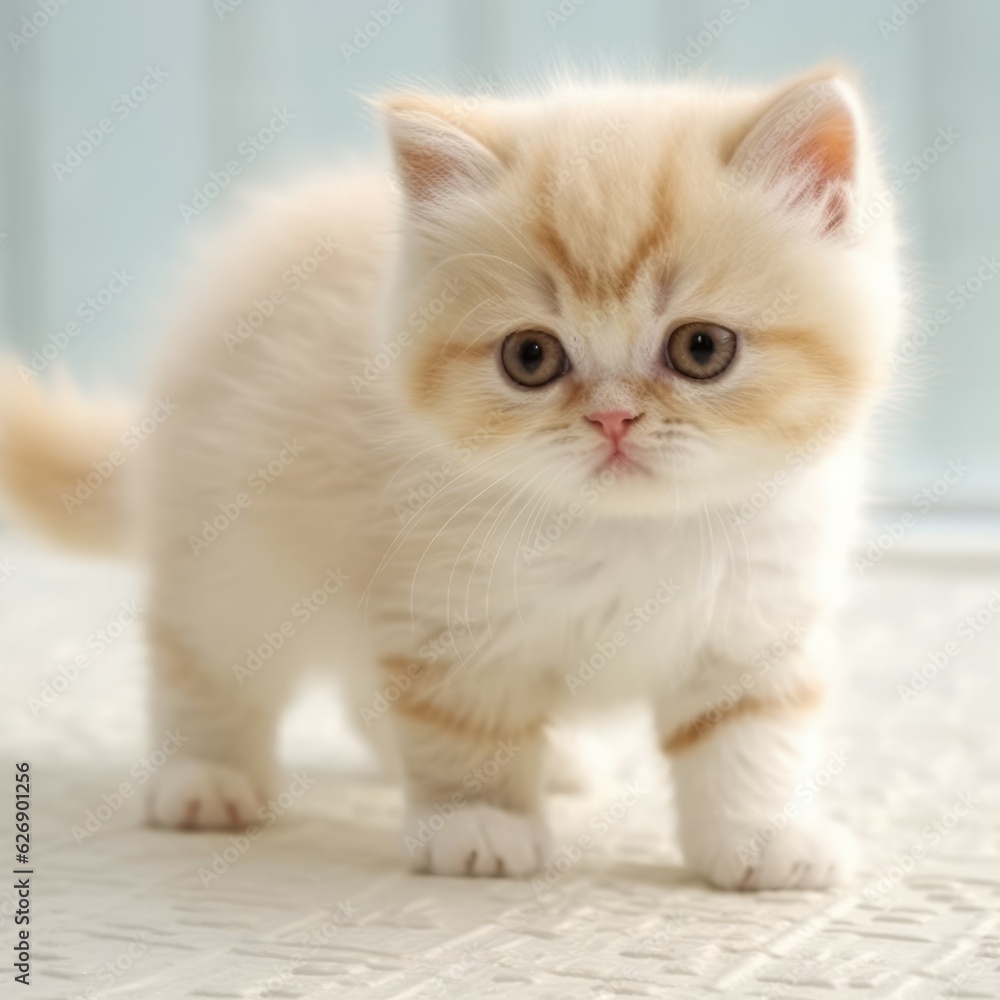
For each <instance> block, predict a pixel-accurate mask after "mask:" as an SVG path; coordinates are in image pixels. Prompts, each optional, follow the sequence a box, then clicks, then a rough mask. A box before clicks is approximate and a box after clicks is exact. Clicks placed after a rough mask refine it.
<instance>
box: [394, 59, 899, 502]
mask: <svg viewBox="0 0 1000 1000" xmlns="http://www.w3.org/2000/svg"><path fill="white" fill-rule="evenodd" d="M383 106H384V113H385V117H386V121H387V124H388V131H389V135H390V140H391V142H392V145H393V149H394V153H395V158H396V164H397V169H398V172H399V177H400V180H401V187H402V191H403V197H404V200H405V212H404V219H405V223H404V230H403V241H402V248H401V253H400V255H399V261H398V265H397V269H396V274H395V279H394V282H393V290H392V294H391V300H390V302H389V307H388V310H387V316H388V323H387V325H386V326H385V329H384V335H385V337H386V338H387V339H394V338H400V339H401V340H402V341H403V343H410V342H411V341H412V345H411V346H409V347H408V348H407V349H406V350H405V351H404V352H403V355H402V356H403V359H404V360H403V363H402V364H401V365H400V370H401V372H402V375H403V379H404V381H405V389H406V397H407V399H408V401H409V404H410V405H412V406H413V407H414V409H415V410H416V411H417V413H418V414H419V415H420V416H422V417H423V418H425V421H426V422H427V423H429V424H430V425H431V426H432V427H433V428H435V432H436V433H437V434H439V435H440V436H442V437H443V438H445V439H449V440H454V441H456V442H466V443H468V442H475V448H473V449H469V450H470V451H471V452H472V453H473V454H474V456H475V457H474V458H470V459H469V464H470V465H471V464H476V465H477V467H478V468H480V470H481V471H483V472H484V474H489V475H491V476H493V477H499V476H503V477H505V479H506V482H507V483H508V484H510V485H516V483H517V482H518V481H523V482H524V483H527V482H528V481H529V480H530V481H531V482H533V483H535V484H537V485H540V486H543V487H545V488H547V489H550V490H553V491H555V492H556V493H557V494H558V495H559V496H562V497H565V498H571V497H572V496H573V495H574V494H578V493H579V492H580V491H581V489H583V488H584V487H585V484H587V483H588V482H594V477H595V476H597V477H598V479H597V480H596V483H597V485H598V486H599V493H600V495H601V504H602V505H603V506H604V507H605V508H606V509H608V510H611V511H626V510H628V511H640V512H641V511H646V512H652V511H656V510H666V511H674V510H679V509H687V508H690V507H693V506H694V505H701V504H703V503H705V502H712V503H718V502H725V501H727V500H729V501H731V500H733V499H735V498H737V497H739V496H740V495H742V494H743V493H744V492H745V491H746V490H747V489H749V488H752V485H753V483H754V482H755V481H756V480H757V479H758V478H759V477H760V476H761V475H762V474H771V473H773V472H774V470H775V469H776V468H777V467H780V466H781V464H782V462H783V460H784V459H785V456H787V455H788V453H789V452H791V451H794V450H795V449H797V448H809V449H813V448H814V446H815V447H821V446H823V445H824V444H826V443H827V442H829V441H830V440H832V439H835V438H837V437H838V436H840V435H842V434H844V433H847V432H849V430H850V429H851V428H852V427H854V426H856V425H857V423H858V421H859V420H860V419H861V418H862V417H863V415H864V414H865V411H866V410H867V408H868V404H869V403H870V401H871V400H872V398H873V397H874V395H875V392H876V390H877V388H878V386H879V383H880V381H881V379H882V375H883V373H884V371H885V370H886V363H887V361H888V357H889V352H890V349H891V344H892V341H893V337H894V333H895V330H896V327H897V325H898V318H897V310H898V303H899V294H898V289H897V278H896V272H895V264H894V253H893V241H892V233H891V229H890V227H889V223H888V221H887V220H881V221H879V222H876V223H875V224H870V225H868V226H867V227H866V226H865V225H864V222H865V221H869V220H868V213H866V212H864V211H863V210H864V208H865V205H866V203H867V202H868V201H869V200H870V199H871V198H872V197H873V196H874V194H875V193H876V191H877V190H878V183H879V182H878V179H877V172H876V168H875V164H874V156H873V152H872V149H871V140H870V137H869V134H868V132H867V129H866V126H865V124H864V119H863V115H862V112H861V110H860V107H859V105H858V102H857V100H856V98H855V96H854V93H853V91H852V89H851V87H850V86H849V85H848V84H847V83H845V82H844V81H843V79H841V78H840V77H838V76H836V75H822V74H814V75H813V76H812V77H810V78H807V79H804V80H800V81H796V82H794V83H792V84H789V85H786V86H784V87H781V88H779V89H777V90H775V91H770V92H766V93H765V92H760V91H736V92H730V91H724V90H710V89H705V88H702V87H693V86H686V85H675V86H668V87H658V88H649V87H626V86H622V87H604V88H598V89H585V90H571V91H557V92H554V93H552V94H550V95H548V96H545V97H543V98H537V99H530V100H500V99H495V98H487V99H470V100H466V101H464V102H463V101H461V100H454V101H452V100H449V99H444V98H440V97H431V96H426V95H413V94H406V95H397V96H392V97H389V98H387V99H386V100H385V101H384V105H383ZM403 334H405V335H406V336H401V335H403Z"/></svg>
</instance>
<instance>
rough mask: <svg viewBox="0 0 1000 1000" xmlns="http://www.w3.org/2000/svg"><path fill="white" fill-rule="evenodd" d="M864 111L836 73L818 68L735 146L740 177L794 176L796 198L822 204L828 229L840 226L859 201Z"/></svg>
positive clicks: (771, 180)
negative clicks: (812, 75) (819, 72)
mask: <svg viewBox="0 0 1000 1000" xmlns="http://www.w3.org/2000/svg"><path fill="white" fill-rule="evenodd" d="M861 138H862V121H861V111H860V107H859V104H858V101H857V98H856V97H855V95H854V91H853V89H852V88H851V87H850V86H849V85H848V84H847V82H846V81H845V80H844V79H843V78H842V77H841V76H838V75H836V74H832V75H827V74H818V75H817V77H814V78H812V79H807V80H805V81H804V82H802V83H798V84H796V85H794V86H793V87H791V88H790V89H788V90H786V91H785V92H784V93H783V94H781V95H779V97H778V98H777V100H775V101H774V102H773V103H772V104H771V105H770V107H768V108H767V109H766V111H765V112H764V114H763V115H762V116H761V117H760V118H759V119H758V120H757V121H756V123H755V124H754V125H753V127H752V128H751V129H750V131H749V133H748V134H747V135H746V136H745V137H744V138H743V139H742V141H741V142H740V143H739V145H738V146H737V148H736V150H735V151H734V153H733V155H732V157H731V159H730V161H729V162H730V166H731V167H732V168H733V170H734V177H736V178H737V183H738V184H742V183H744V182H745V181H747V180H751V179H754V178H756V179H758V180H759V181H761V182H762V183H763V184H764V185H765V186H767V187H771V186H775V185H779V184H782V183H785V182H791V183H792V185H793V189H794V188H797V194H796V198H795V200H797V201H803V202H811V203H813V204H816V205H821V206H822V208H823V212H824V216H825V220H826V221H825V225H824V228H825V229H826V231H827V232H833V231H835V230H838V229H840V228H841V227H843V226H844V224H845V223H846V222H847V221H848V219H849V218H850V216H851V214H852V211H853V209H854V206H855V205H856V204H857V203H858V201H859V194H860V192H859V190H858V189H859V186H860V151H859V146H860V143H861Z"/></svg>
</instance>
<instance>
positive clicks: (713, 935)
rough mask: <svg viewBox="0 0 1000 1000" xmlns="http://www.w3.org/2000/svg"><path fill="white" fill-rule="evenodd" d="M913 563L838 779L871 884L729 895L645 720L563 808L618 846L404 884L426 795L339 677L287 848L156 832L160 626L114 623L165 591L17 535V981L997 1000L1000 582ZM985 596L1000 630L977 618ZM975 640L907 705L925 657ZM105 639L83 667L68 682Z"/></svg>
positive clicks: (316, 725)
mask: <svg viewBox="0 0 1000 1000" xmlns="http://www.w3.org/2000/svg"><path fill="white" fill-rule="evenodd" d="M889 563H890V560H889V559H886V560H885V561H884V562H883V563H882V564H880V565H879V566H878V567H877V568H876V569H874V570H871V571H870V572H869V574H867V575H866V576H864V577H862V578H860V580H859V589H858V593H857V598H856V602H855V607H854V610H853V611H852V613H851V614H850V616H849V620H848V621H847V622H846V623H845V635H847V637H848V640H847V645H848V652H849V655H848V656H847V657H846V659H845V662H844V672H845V677H846V683H845V685H844V691H843V693H842V696H841V699H840V703H839V705H838V708H837V713H836V723H835V731H834V733H833V741H832V749H833V750H834V751H840V752H841V753H842V755H843V758H844V759H846V760H847V761H848V763H847V765H846V766H845V767H843V769H842V770H841V773H839V774H838V775H836V776H834V777H832V779H831V781H830V783H829V786H828V788H827V792H826V800H827V803H828V807H829V809H830V810H831V811H832V812H833V813H834V814H836V815H839V816H841V817H842V818H845V819H846V818H848V817H849V822H850V823H851V825H852V826H853V827H854V828H855V829H856V830H857V832H858V833H859V835H860V838H861V841H862V845H863V849H864V852H865V864H864V869H863V872H862V874H861V876H860V877H859V879H858V881H857V882H856V884H854V885H852V886H849V887H847V888H844V889H842V890H840V891H837V892H832V893H788V894H777V893H764V894H760V895H725V894H721V893H717V892H712V891H710V890H708V889H706V888H705V887H703V886H702V885H700V884H699V883H697V882H696V881H694V880H692V879H691V878H690V877H689V876H688V875H687V874H686V873H685V872H684V870H683V869H682V868H681V867H680V864H679V858H678V853H677V849H676V847H675V845H674V843H673V840H672V835H671V821H670V820H669V818H668V815H669V813H668V809H667V806H668V805H669V793H668V791H667V790H666V789H665V787H664V786H663V784H662V783H661V781H660V777H659V772H658V771H657V769H656V768H657V766H658V765H656V764H655V763H654V762H652V760H651V759H650V758H646V757H642V756H641V753H640V748H639V743H640V741H639V740H638V739H637V738H636V737H634V736H632V737H629V738H628V739H624V738H623V739H619V740H616V741H615V743H616V745H617V751H616V752H618V751H621V748H622V745H623V744H624V745H626V751H625V752H623V753H622V754H621V763H620V764H619V765H618V766H617V767H615V768H609V773H608V775H607V780H606V782H605V784H604V786H603V787H602V789H601V792H600V793H599V794H598V795H595V796H594V797H593V798H592V799H591V800H587V801H583V800H573V799H569V798H566V797H563V798H561V799H559V800H557V801H556V802H555V803H554V808H553V813H554V818H555V825H556V830H557V835H558V839H559V841H560V842H561V843H563V844H572V843H573V842H574V841H575V840H576V838H577V837H578V836H579V835H580V834H581V833H582V832H584V831H587V832H589V833H590V834H591V836H592V840H593V846H592V847H591V848H590V849H589V850H587V851H585V852H583V857H582V858H580V860H579V861H578V862H577V863H576V864H574V865H572V866H570V867H569V870H568V871H566V872H565V874H563V873H550V878H551V882H552V884H551V886H549V887H547V888H546V889H545V890H544V891H539V890H538V888H537V886H533V885H532V884H530V883H525V882H521V883H518V882H511V881H503V880H496V881H494V880H488V881H465V880H448V879H429V878H420V877H413V876H409V875H406V874H404V873H403V871H402V868H401V866H400V864H399V863H398V858H397V853H396V852H397V848H396V837H395V830H396V825H397V822H398V818H399V808H400V799H399V795H398V793H397V792H396V791H395V790H393V789H391V788H387V787H385V786H383V785H380V784H379V783H378V781H377V780H376V779H374V778H372V777H365V776H364V775H363V774H360V773H359V767H361V766H363V753H362V751H361V750H360V749H359V747H358V746H357V744H354V743H352V742H350V741H349V740H347V739H345V737H344V736H342V735H337V733H338V732H339V731H340V730H341V729H342V727H340V726H338V725H337V724H336V723H333V722H331V721H330V720H331V717H332V713H333V711H334V709H333V708H332V707H331V706H332V702H331V701H330V699H329V696H328V695H326V694H325V693H317V692H313V693H312V695H311V697H310V698H309V699H308V700H307V701H306V702H305V703H303V705H302V706H301V707H300V709H299V710H298V711H297V714H296V717H295V719H294V720H293V722H294V724H293V725H290V727H289V733H288V740H287V751H288V758H289V763H290V768H291V769H293V770H296V771H298V772H300V774H301V772H302V769H303V768H304V769H305V780H304V781H300V782H299V783H298V784H297V785H296V784H293V779H291V778H289V786H288V787H289V788H290V789H293V791H295V792H296V794H292V793H289V795H288V796H287V797H286V800H285V801H286V803H289V808H288V809H287V811H286V812H285V814H284V815H283V816H282V817H281V818H280V819H279V820H278V821H277V822H275V823H274V824H273V825H271V826H267V827H266V829H265V830H264V832H263V834H262V835H261V836H260V837H259V839H257V840H255V841H252V842H251V841H243V842H239V841H236V842H235V844H234V841H233V840H231V838H230V836H229V835H227V834H193V833H189V834H175V833H167V832H162V831H153V830H149V829H146V828H144V827H143V826H142V825H141V823H140V801H139V798H140V794H141V792H142V785H143V780H144V775H145V773H146V772H145V770H144V767H145V765H144V764H143V763H142V759H143V757H145V756H146V755H147V752H148V751H147V748H146V746H145V745H144V740H143V732H142V728H143V727H142V719H143V697H144V695H143V674H144V670H143V661H142V650H141V645H140V640H139V629H138V628H137V627H135V626H132V627H129V628H127V629H126V630H125V632H124V634H123V635H122V636H121V637H120V638H118V639H117V640H116V641H115V642H114V643H113V644H111V645H110V646H109V647H108V648H106V649H104V650H102V651H99V652H98V651H96V650H95V648H94V647H95V646H96V645H99V644H100V640H97V639H94V638H93V637H94V635H95V634H96V632H97V630H98V629H101V628H104V627H107V625H108V624H109V623H110V622H112V621H113V620H115V619H116V618H118V616H119V615H121V616H122V620H123V621H125V620H127V619H129V618H130V613H129V612H128V611H127V610H126V611H123V610H122V604H123V602H125V603H126V604H127V602H128V601H130V600H131V599H133V597H134V596H136V594H137V590H136V587H137V581H136V579H135V577H134V576H133V575H131V574H130V573H129V572H127V571H125V570H122V569H118V568H113V567H106V566H100V565H96V564H93V563H84V562H73V561H70V560H67V559H63V558H62V557H60V556H58V555H53V554H51V553H48V552H44V551H42V550H39V549H37V548H34V547H31V546H29V545H27V544H26V543H23V542H20V541H16V540H13V539H9V538H7V537H6V536H0V672H2V676H0V684H2V687H0V690H2V691H3V695H2V698H3V701H2V709H0V713H2V714H0V740H2V743H3V750H4V760H6V761H8V764H7V770H8V772H11V776H12V767H11V765H10V763H9V762H10V761H12V760H13V759H18V760H23V759H28V760H30V761H31V762H32V769H33V780H34V792H33V799H32V815H33V831H34V833H33V836H34V840H33V845H32V846H33V855H32V863H33V868H34V872H35V875H34V895H33V899H32V907H33V908H32V924H31V929H32V937H31V942H32V951H33V967H32V979H33V983H32V988H31V990H30V991H27V992H21V991H19V989H18V988H17V985H16V984H14V983H12V981H11V978H10V977H11V976H12V975H13V972H12V971H11V968H10V960H9V958H10V954H11V949H12V944H13V941H14V931H15V927H14V925H13V922H12V919H11V916H10V914H11V907H12V902H13V894H12V890H10V889H6V888H0V927H2V930H0V942H2V946H3V953H4V955H5V956H6V957H5V958H4V961H3V962H2V963H0V965H2V967H3V972H2V975H3V980H2V982H3V985H2V986H0V996H3V997H7V996H11V997H14V996H22V995H23V996H31V997H33V998H35V1000H47V998H60V1000H63V998H70V997H77V996H79V997H109V998H110V997H115V998H122V997H128V998H132V997H135V998H142V1000H154V998H182V997H216V998H222V997H227V998H228V997H283V998H293V997H314V996H315V997H320V996H322V997H337V998H345V1000H347V998H353V997H377V998H389V997H462V998H467V997H516V998H534V997H544V998H561V997H566V998H570V997H574V998H575V997H586V998H598V997H617V996H652V997H661V998H662V997H667V998H672V997H678V998H684V1000H688V998H694V997H701V996H725V997H782V998H789V1000H793V998H819V997H823V998H828V997H866V998H867V997H871V998H876V997H879V998H881V997H906V998H923V997H938V996H944V997H983V998H996V997H998V996H1000V794H998V793H1000V697H998V696H1000V670H998V666H1000V663H998V660H1000V657H998V652H1000V616H998V621H997V622H994V621H993V620H992V617H991V612H990V611H989V610H988V607H989V602H990V599H991V597H990V592H991V590H992V589H993V588H995V587H998V586H1000V580H998V579H997V578H996V576H995V575H994V576H992V577H991V576H989V575H987V574H985V573H983V574H981V575H977V574H974V573H971V572H965V573H962V574H956V573H954V572H952V571H939V572H937V573H935V574H931V573H929V572H927V571H923V572H922V571H920V570H919V569H915V568H914V567H913V565H911V564H908V563H900V564H899V565H898V566H896V567H895V568H893V567H892V566H891V565H889ZM993 608H994V609H997V610H1000V596H998V597H997V599H995V600H994V603H993ZM980 609H985V610H981V617H982V619H983V621H984V624H983V626H982V629H981V631H978V632H977V631H975V630H971V631H970V630H968V629H966V630H964V631H962V632H960V631H959V630H960V628H961V622H962V620H963V619H964V618H965V616H967V615H969V614H972V613H975V612H977V611H980ZM968 635H971V636H972V638H971V639H969V641H966V639H967V637H968ZM952 640H953V641H954V642H955V644H956V645H955V646H954V647H952V648H953V649H956V650H957V651H958V652H957V653H956V654H954V655H952V656H951V657H950V658H948V659H947V660H946V661H945V662H946V665H945V666H944V667H943V668H942V669H941V670H940V671H939V673H938V676H936V677H935V678H934V679H933V680H932V681H930V682H929V683H928V684H927V686H926V688H925V690H923V691H922V692H920V693H917V694H915V695H914V696H913V697H912V698H907V699H906V700H905V701H904V699H903V698H902V697H901V694H900V692H899V690H898V688H899V686H900V685H904V684H906V683H908V681H909V677H910V673H911V670H912V669H913V668H915V667H918V666H920V665H921V664H922V663H924V662H926V660H927V657H928V654H929V653H931V652H933V651H936V650H941V649H942V648H943V647H944V646H945V644H946V643H947V642H949V641H952ZM88 642H89V646H90V648H89V650H88ZM81 652H83V653H86V654H87V657H88V659H87V661H86V662H87V664H88V665H86V666H85V667H84V668H83V669H82V670H81V671H80V673H79V676H78V678H77V679H76V680H74V681H73V682H71V683H69V684H68V685H67V686H66V687H65V689H64V690H63V691H62V692H61V693H58V694H55V692H54V689H53V690H52V691H51V692H50V691H49V689H47V688H46V683H47V682H48V683H53V682H55V681H56V678H57V677H58V675H59V674H60V672H61V668H64V667H65V664H66V663H68V662H69V661H71V660H72V659H73V657H74V656H76V655H77V654H78V653H81ZM939 659H940V658H939ZM63 672H64V671H63ZM58 686H59V687H60V688H62V687H63V684H62V682H58ZM49 694H53V695H55V696H54V700H53V698H52V697H47V695H49ZM32 699H35V700H37V701H36V703H35V704H34V707H32ZM46 702H48V703H46ZM637 759H638V763H636V760H637ZM151 763H152V762H151ZM314 779H315V783H311V782H313V780H314ZM626 782H637V783H638V789H639V794H638V801H637V802H636V803H635V804H634V805H632V806H631V807H629V808H628V809H625V808H624V807H623V806H621V805H620V802H621V801H622V797H623V795H624V788H625V784H626ZM8 788H9V790H8V791H6V792H4V793H3V795H4V806H3V810H2V811H0V816H2V817H3V823H4V835H3V840H2V843H3V845H4V847H3V853H2V854H0V856H2V857H4V858H5V861H4V864H6V858H7V856H11V857H12V855H13V844H12V834H11V831H10V817H11V812H10V806H9V804H8V803H9V802H10V800H11V798H12V795H13V788H12V781H10V782H8ZM123 793H127V794H124V795H123ZM963 801H964V802H968V803H970V804H971V805H970V806H968V807H966V806H964V805H962V804H961V803H962V802H963ZM956 805H957V809H956ZM279 808H280V807H279ZM602 810H604V813H603V815H604V817H605V821H606V822H603V823H602V821H601V819H600V817H601V815H602ZM959 813H964V814H965V815H959ZM595 827H596V828H597V829H595ZM92 831H93V832H92ZM601 831H606V832H601ZM227 855H228V858H229V860H226V856H227ZM12 867H13V865H12ZM904 869H905V871H904ZM199 873H201V874H199ZM3 881H4V882H5V883H7V884H8V885H9V884H10V881H12V879H11V880H8V879H7V878H5V879H4V880H3ZM8 984H10V986H8Z"/></svg>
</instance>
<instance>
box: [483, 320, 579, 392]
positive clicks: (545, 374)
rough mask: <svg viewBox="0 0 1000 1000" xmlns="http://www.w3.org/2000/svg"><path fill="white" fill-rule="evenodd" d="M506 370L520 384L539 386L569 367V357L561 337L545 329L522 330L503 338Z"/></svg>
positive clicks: (502, 357)
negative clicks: (560, 341)
mask: <svg viewBox="0 0 1000 1000" xmlns="http://www.w3.org/2000/svg"><path fill="white" fill-rule="evenodd" d="M500 360H501V361H503V366H504V370H505V371H506V372H507V374H508V375H509V376H510V377H511V378H512V379H513V380H514V381H515V382H516V383H517V384H518V385H523V386H526V387H527V388H529V389H537V388H538V387H539V386H542V385H547V384H548V383H549V382H553V381H555V379H557V378H559V377H560V376H562V375H565V374H566V372H568V371H569V358H568V357H567V355H566V351H565V350H564V349H563V345H562V344H560V343H559V339H558V338H557V337H554V336H552V334H551V333H546V332H545V331H544V330H518V331H517V332H516V333H512V334H510V335H509V336H508V337H507V339H506V340H505V341H504V342H503V348H502V350H501V352H500Z"/></svg>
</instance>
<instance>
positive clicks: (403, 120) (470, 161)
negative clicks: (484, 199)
mask: <svg viewBox="0 0 1000 1000" xmlns="http://www.w3.org/2000/svg"><path fill="white" fill-rule="evenodd" d="M380 107H381V110H382V114H383V117H384V120H385V127H386V131H387V133H388V135H389V141H390V143H391V144H392V149H393V154H394V156H395V160H396V169H397V170H398V171H399V178H400V180H401V182H402V185H403V189H404V190H405V191H406V194H407V196H408V198H409V201H410V204H411V205H412V206H413V207H415V208H417V209H420V208H423V207H427V206H428V205H430V204H431V203H433V202H436V201H439V200H441V199H443V198H446V197H447V196H448V195H452V194H455V193H458V192H462V191H476V190H482V189H484V188H487V187H489V186H490V185H492V184H493V183H494V182H495V181H496V179H497V178H498V177H499V175H500V169H501V167H500V161H499V160H498V159H497V157H496V156H495V155H494V154H493V153H492V152H490V150H489V149H487V148H486V146H484V145H483V144H482V143H481V142H480V141H479V140H478V139H475V138H473V136H472V135H470V134H469V133H468V132H467V131H465V130H464V129H462V128H460V127H459V126H458V124H455V123H453V121H452V120H449V118H451V117H453V116H450V115H449V114H448V107H447V105H445V104H443V103H442V102H440V101H436V100H434V99H433V98H430V97H425V96H422V95H397V96H392V97H387V98H385V99H383V100H382V101H381V102H380Z"/></svg>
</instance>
